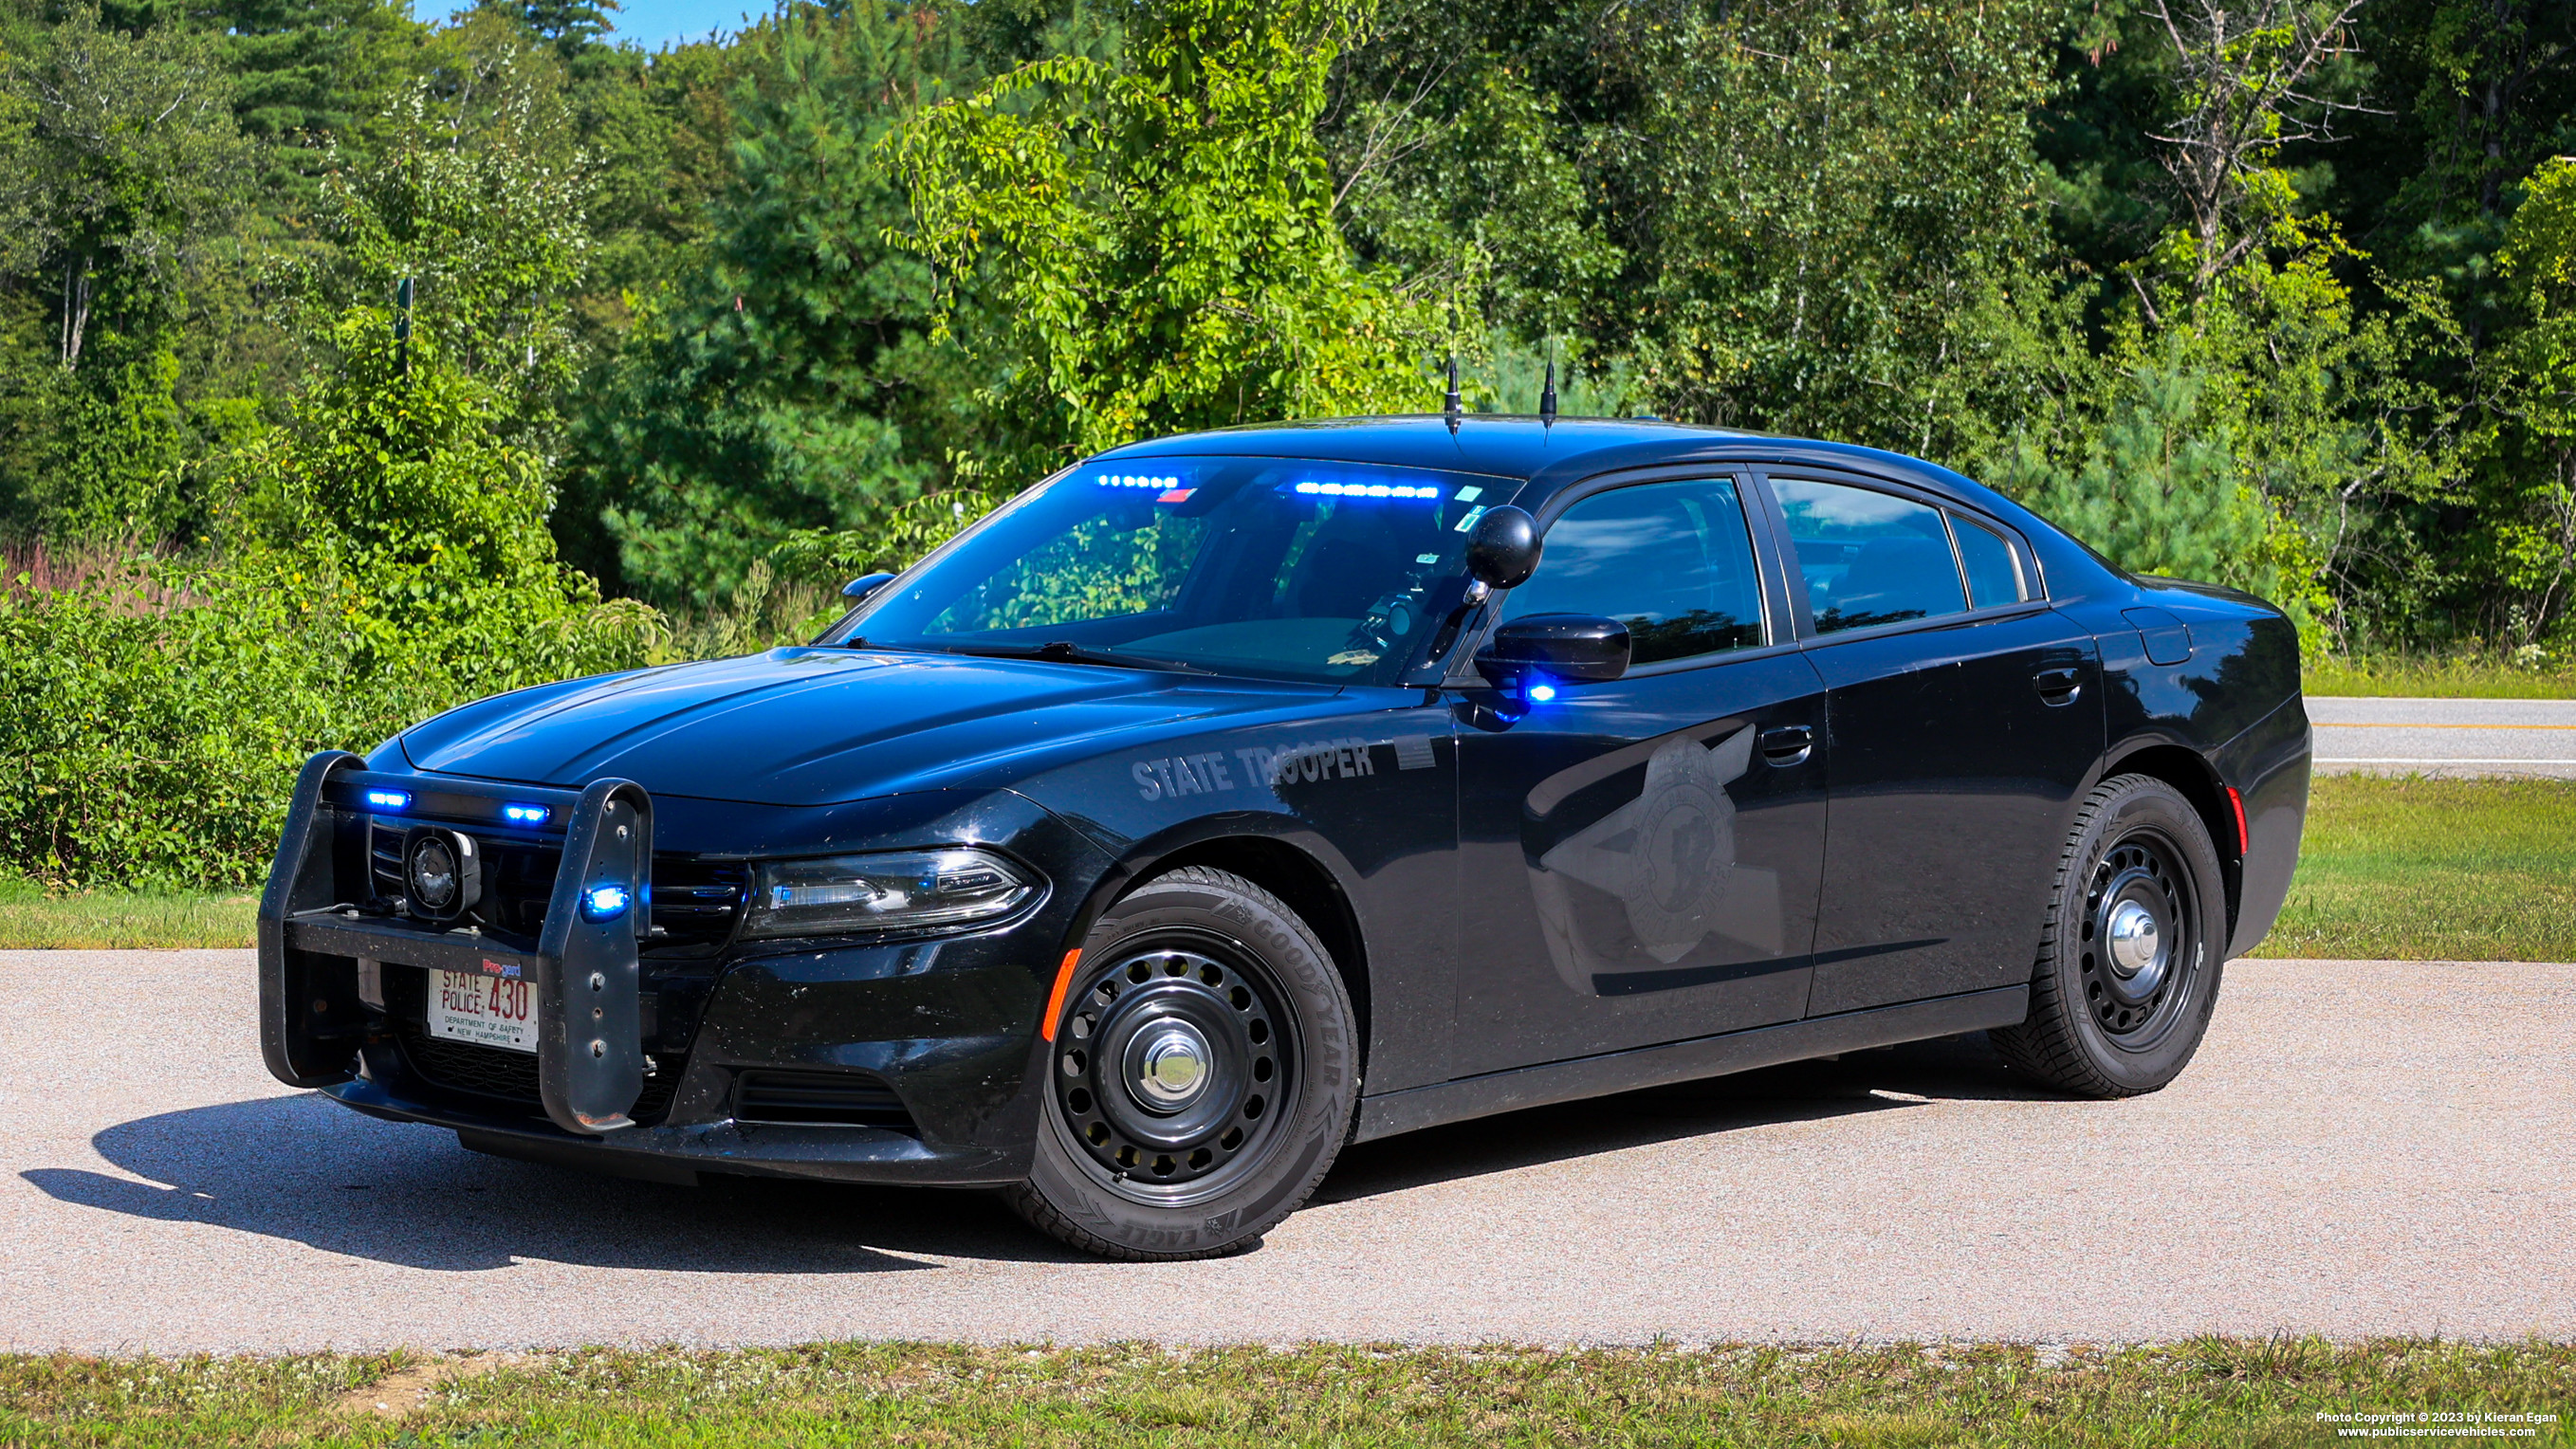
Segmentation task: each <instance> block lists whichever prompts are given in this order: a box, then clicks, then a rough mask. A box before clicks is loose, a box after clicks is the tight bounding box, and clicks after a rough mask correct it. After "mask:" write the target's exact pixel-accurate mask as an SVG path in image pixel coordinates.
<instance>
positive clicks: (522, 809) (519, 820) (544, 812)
mask: <svg viewBox="0 0 2576 1449" xmlns="http://www.w3.org/2000/svg"><path fill="white" fill-rule="evenodd" d="M553 813H554V812H553V811H551V810H548V809H547V808H546V807H544V806H543V805H504V806H502V807H501V818H502V819H504V820H507V821H510V822H512V823H514V824H518V825H543V824H545V823H546V817H547V816H548V815H551V814H553Z"/></svg>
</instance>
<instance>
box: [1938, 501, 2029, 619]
mask: <svg viewBox="0 0 2576 1449" xmlns="http://www.w3.org/2000/svg"><path fill="white" fill-rule="evenodd" d="M1950 531H1951V534H1952V535H1953V536H1954V537H1956V538H1957V539H1958V540H1959V563H1960V566H1961V567H1963V568H1965V569H1966V570H1967V574H1968V602H1969V603H1970V604H1973V605H1975V606H1976V607H1977V608H1980V609H1991V608H1993V607H1994V606H1995V605H1997V604H2018V603H2020V602H2021V601H2022V600H2024V599H2027V598H2029V597H2030V590H2029V589H2028V588H2027V587H2025V586H2024V585H2023V583H2022V578H2021V564H2020V561H2019V560H2017V559H2015V558H2014V557H2013V551H2012V545H2011V544H2008V543H2006V542H2004V541H2003V536H2002V535H2000V534H1998V533H1996V532H1995V531H1994V530H1993V529H1991V528H1988V527H1986V526H1985V525H1984V524H1982V523H1977V522H1975V521H1973V520H1970V519H1966V518H1962V517H1960V516H1959V515H1958V514H1955V513H1953V514H1951V515H1950Z"/></svg>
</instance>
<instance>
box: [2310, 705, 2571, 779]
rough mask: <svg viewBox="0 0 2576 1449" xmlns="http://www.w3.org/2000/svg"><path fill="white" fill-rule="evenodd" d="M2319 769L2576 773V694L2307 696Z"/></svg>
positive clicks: (2336, 771) (2408, 772)
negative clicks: (2525, 696) (2528, 696)
mask: <svg viewBox="0 0 2576 1449" xmlns="http://www.w3.org/2000/svg"><path fill="white" fill-rule="evenodd" d="M2308 719H2309V720H2310V722H2312V723H2313V724H2315V725H2316V727H2317V761H2316V768H2317V771H2318V773H2320V774H2371V775H2414V774H2423V775H2552V776H2556V777H2557V778H2559V779H2562V780H2570V779H2576V699H2344V698H2330V697H2326V696H2321V695H2310V696H2309V697H2308Z"/></svg>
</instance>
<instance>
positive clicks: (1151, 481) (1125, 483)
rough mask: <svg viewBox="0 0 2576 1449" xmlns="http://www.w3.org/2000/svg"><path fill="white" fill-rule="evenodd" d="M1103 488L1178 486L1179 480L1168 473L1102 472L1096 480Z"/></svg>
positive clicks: (1179, 484)
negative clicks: (1151, 474)
mask: <svg viewBox="0 0 2576 1449" xmlns="http://www.w3.org/2000/svg"><path fill="white" fill-rule="evenodd" d="M1097 481H1098V482H1099V484H1100V486H1101V487H1103V488H1178V487H1180V486H1181V480H1180V479H1178V478H1174V477H1172V476H1171V475H1169V474H1159V475H1154V476H1147V475H1145V474H1142V473H1103V474H1101V475H1100V477H1099V479H1098V480H1097Z"/></svg>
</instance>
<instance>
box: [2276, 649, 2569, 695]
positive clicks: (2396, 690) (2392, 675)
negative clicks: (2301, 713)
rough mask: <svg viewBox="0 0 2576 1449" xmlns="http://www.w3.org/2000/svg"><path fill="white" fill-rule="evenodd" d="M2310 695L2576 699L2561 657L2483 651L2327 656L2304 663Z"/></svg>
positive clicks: (2303, 672) (2303, 682) (2306, 683)
mask: <svg viewBox="0 0 2576 1449" xmlns="http://www.w3.org/2000/svg"><path fill="white" fill-rule="evenodd" d="M2301 673H2302V674H2303V675H2304V676H2305V678H2304V680H2303V681H2302V687H2304V688H2305V689H2306V690H2307V692H2308V693H2310V694H2342V695H2374V696H2378V697H2381V698H2388V697H2392V696H2393V697H2397V698H2413V699H2576V668H2570V667H2569V666H2568V664H2567V662H2566V661H2565V660H2564V659H2559V660H2556V661H2549V662H2544V663H2542V664H2540V665H2538V666H2537V667H2526V666H2523V665H2518V664H2513V663H2510V662H2507V661H2505V660H2501V659H2495V658H2490V657H2487V656H2483V655H2466V654H2462V655H2445V656H2440V657H2430V658H2428V657H2425V656H2422V655H2383V656H2375V657H2368V658H2342V657H2333V656H2329V657H2327V658H2324V659H2311V660H2309V661H2307V663H2306V665H2305V666H2304V668H2303V669H2302V670H2301Z"/></svg>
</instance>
